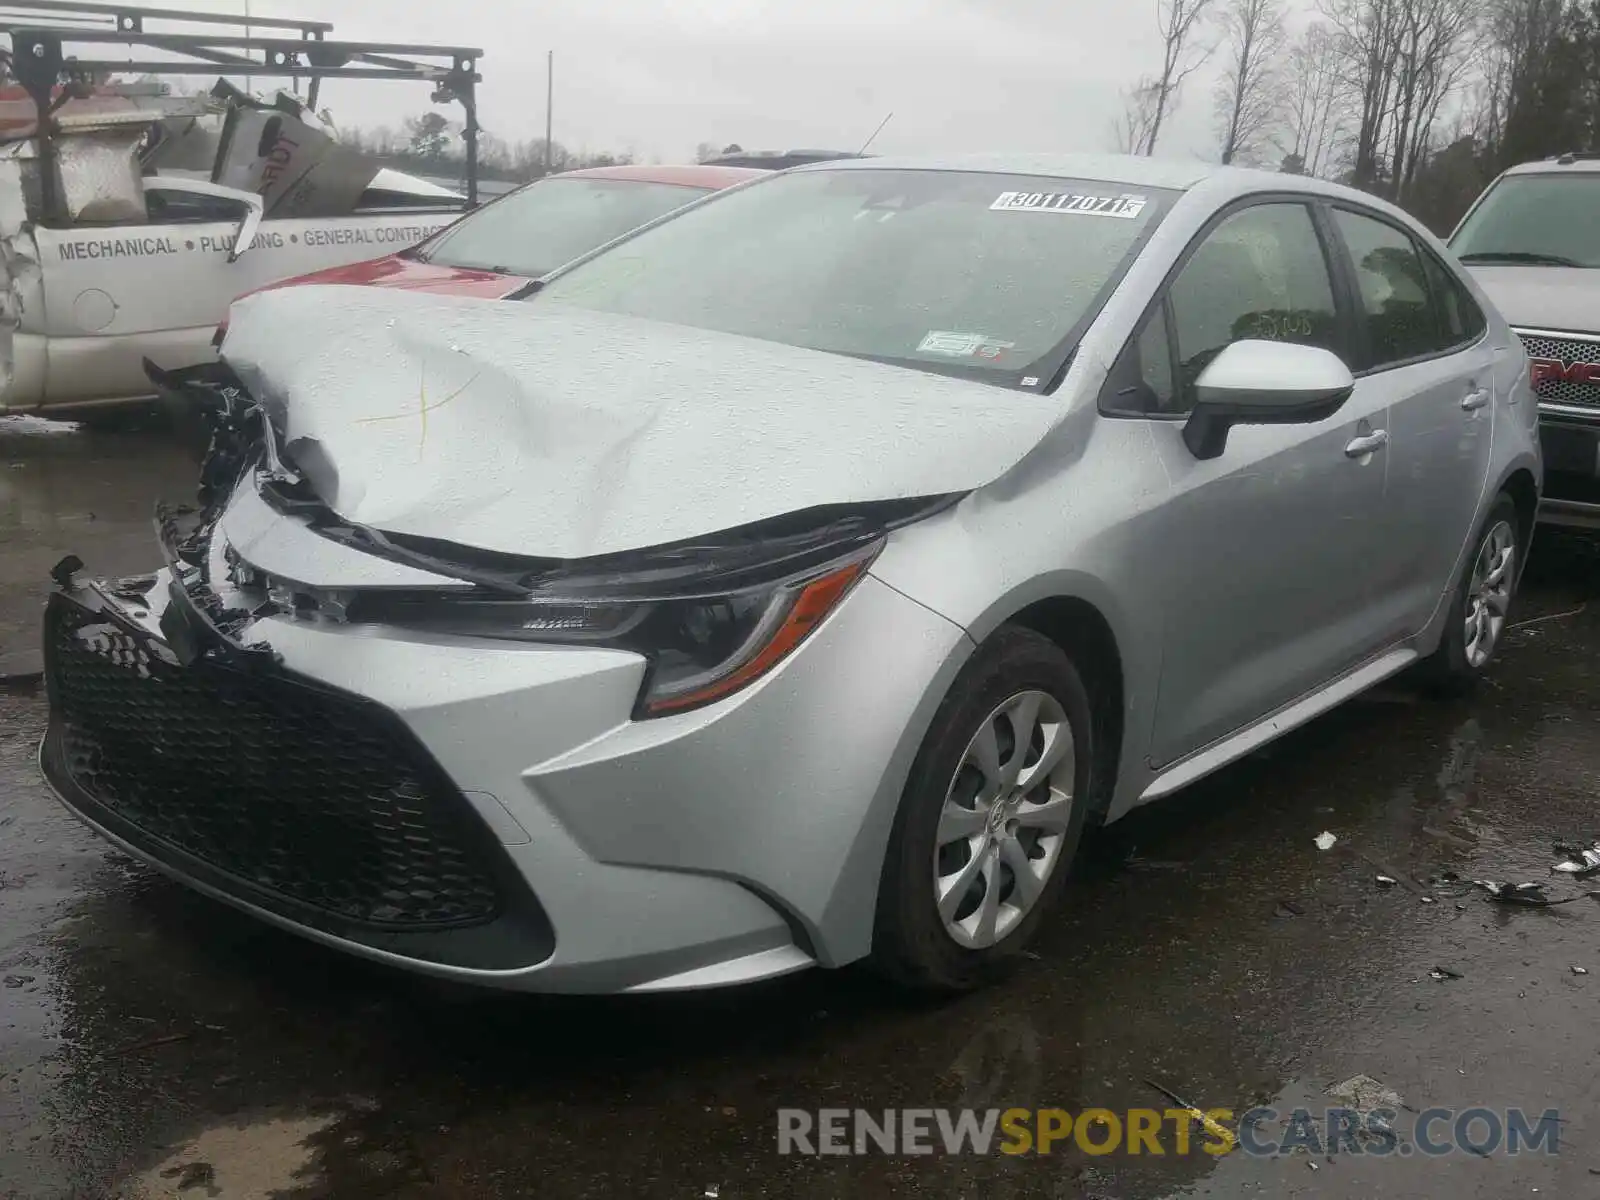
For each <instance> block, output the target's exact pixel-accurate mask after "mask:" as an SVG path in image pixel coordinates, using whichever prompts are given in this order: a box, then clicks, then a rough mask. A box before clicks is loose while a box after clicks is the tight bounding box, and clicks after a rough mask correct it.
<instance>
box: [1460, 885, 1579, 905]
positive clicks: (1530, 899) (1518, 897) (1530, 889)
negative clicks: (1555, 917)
mask: <svg viewBox="0 0 1600 1200" xmlns="http://www.w3.org/2000/svg"><path fill="white" fill-rule="evenodd" d="M1472 882H1473V884H1474V885H1475V886H1477V887H1480V888H1482V889H1483V890H1484V891H1486V892H1488V893H1489V899H1491V900H1493V901H1495V902H1496V903H1498V904H1513V905H1520V906H1521V907H1523V908H1549V907H1550V906H1551V905H1555V904H1571V903H1572V902H1573V901H1574V900H1576V899H1577V898H1578V897H1576V896H1569V897H1567V899H1565V900H1552V899H1550V897H1549V896H1546V895H1545V894H1544V886H1543V885H1542V884H1537V883H1496V882H1495V881H1494V880H1490V879H1474V880H1473V881H1472Z"/></svg>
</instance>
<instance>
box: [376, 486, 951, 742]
mask: <svg viewBox="0 0 1600 1200" xmlns="http://www.w3.org/2000/svg"><path fill="white" fill-rule="evenodd" d="M941 499H942V498H941ZM943 506H944V505H943V504H942V503H941V504H939V505H937V506H936V507H935V506H933V505H930V502H929V501H927V500H922V501H919V502H917V504H916V505H915V507H914V508H913V507H912V506H910V505H907V504H906V503H904V502H900V503H897V504H896V505H895V506H893V508H892V509H887V508H880V507H878V506H875V507H874V510H872V511H871V512H870V513H859V512H858V513H854V514H851V515H850V516H848V517H846V518H838V519H833V520H829V521H826V522H825V523H821V524H818V523H817V518H816V517H813V518H812V519H811V522H810V523H809V524H808V525H804V526H802V527H801V528H799V529H798V530H795V531H792V532H790V531H784V530H782V529H778V530H774V529H773V528H772V527H771V526H772V523H768V525H767V526H766V527H760V528H753V529H751V530H749V531H746V532H745V533H744V534H743V535H740V534H738V533H736V534H731V535H726V537H725V538H724V539H721V540H712V541H706V542H702V543H698V544H685V545H679V546H669V547H662V548H658V549H655V550H648V551H637V552H631V553H628V554H619V555H610V556H607V557H605V558H596V559H588V560H583V561H580V562H573V563H564V564H557V565H555V566H553V567H551V568H550V569H548V570H545V571H542V572H535V573H533V574H532V575H531V576H530V578H529V579H528V580H527V584H526V587H525V588H518V589H517V592H518V593H519V594H515V595H513V594H506V593H505V592H502V591H499V590H490V589H478V590H475V591H473V592H470V593H427V594H418V593H410V594H395V593H376V592H374V593H365V594H363V595H361V596H360V597H359V599H358V600H356V601H354V602H353V603H352V605H351V608H350V612H349V619H350V620H352V621H363V622H381V623H384V624H393V625H397V626H402V627H405V628H411V629H424V630H428V631H432V632H438V633H450V634H458V635H463V636H468V637H489V638H501V639H511V640H516V641H527V642H541V643H553V644H564V645H589V646H601V647H608V648H614V649H620V650H629V651H632V652H634V653H637V654H640V655H642V656H643V657H645V658H646V659H647V660H648V661H649V664H650V665H649V669H648V671H647V674H646V678H645V682H644V686H643V688H642V689H641V692H640V695H639V700H638V703H637V705H636V706H635V713H634V715H635V716H636V717H656V716H665V715H668V714H671V713H678V712H686V711H688V710H690V709H694V708H699V707H701V706H702V705H706V704H711V703H713V702H715V701H717V700H721V699H723V698H724V697H727V696H731V695H733V694H734V693H735V692H738V691H740V690H741V689H742V688H744V687H747V686H748V685H750V684H752V683H754V682H755V681H756V680H758V679H760V678H761V677H762V676H763V675H765V674H767V672H769V671H770V670H772V668H773V667H775V666H777V664H778V663H780V662H782V661H783V659H785V658H786V657H787V656H788V655H789V654H790V653H791V652H792V651H793V650H794V649H795V648H796V647H798V646H799V645H800V644H801V642H803V641H804V640H805V639H806V637H807V636H808V635H809V634H810V633H811V631H812V630H813V629H815V628H816V627H817V625H819V624H820V623H821V622H822V620H823V619H824V618H825V617H827V615H828V614H829V613H831V612H832V611H833V610H834V609H835V608H837V607H838V605H839V603H840V602H841V601H842V600H843V599H844V598H845V596H846V595H848V594H849V592H850V590H851V589H852V588H853V587H854V585H855V584H856V583H857V582H858V581H859V580H860V578H861V576H862V575H864V574H865V573H866V571H867V568H868V566H869V565H870V564H871V562H872V560H873V559H874V558H875V557H876V556H877V554H878V551H879V550H880V549H882V547H883V544H884V540H885V537H886V536H887V530H888V528H891V527H892V526H893V524H903V523H905V522H904V520H903V519H902V520H899V521H894V522H892V523H886V522H885V520H884V519H883V518H885V517H888V516H894V515H900V514H905V515H906V516H908V517H909V518H910V519H915V517H917V516H923V515H927V514H928V513H931V512H933V511H937V507H943ZM913 512H914V514H915V515H914V516H912V515H911V514H912V513H913Z"/></svg>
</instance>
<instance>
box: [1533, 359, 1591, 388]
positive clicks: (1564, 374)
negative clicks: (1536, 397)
mask: <svg viewBox="0 0 1600 1200" xmlns="http://www.w3.org/2000/svg"><path fill="white" fill-rule="evenodd" d="M1529 362H1530V364H1531V367H1532V370H1533V386H1534V387H1535V388H1537V387H1538V386H1539V385H1540V384H1541V383H1543V382H1544V381H1545V380H1547V379H1553V380H1556V381H1557V382H1560V383H1588V384H1600V363H1569V362H1562V361H1561V360H1560V359H1556V358H1535V359H1530V360H1529Z"/></svg>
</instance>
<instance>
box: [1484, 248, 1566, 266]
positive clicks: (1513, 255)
mask: <svg viewBox="0 0 1600 1200" xmlns="http://www.w3.org/2000/svg"><path fill="white" fill-rule="evenodd" d="M1459 257H1460V259H1461V261H1462V262H1464V263H1470V262H1505V263H1526V264H1527V265H1529V266H1530V267H1587V266H1588V265H1589V264H1588V263H1581V262H1578V261H1577V260H1576V259H1572V258H1563V257H1562V256H1561V255H1559V254H1539V253H1536V252H1534V251H1531V250H1477V251H1474V252H1473V253H1471V254H1463V255H1460V256H1459Z"/></svg>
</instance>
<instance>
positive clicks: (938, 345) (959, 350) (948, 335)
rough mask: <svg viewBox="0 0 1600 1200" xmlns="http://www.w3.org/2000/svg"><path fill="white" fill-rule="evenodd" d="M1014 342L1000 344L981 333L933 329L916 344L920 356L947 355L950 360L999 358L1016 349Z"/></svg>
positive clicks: (1000, 342)
mask: <svg viewBox="0 0 1600 1200" xmlns="http://www.w3.org/2000/svg"><path fill="white" fill-rule="evenodd" d="M1016 345H1017V344H1016V343H1015V342H1002V341H999V340H997V339H995V338H992V337H989V336H987V335H986V334H982V333H952V332H950V331H949V330H944V329H935V330H933V331H932V332H931V333H929V334H928V335H927V336H926V337H925V338H923V339H922V341H921V342H919V343H918V344H917V350H918V352H919V353H922V354H948V355H950V356H951V357H952V358H971V357H972V356H973V355H977V356H978V357H980V358H999V357H1000V355H1002V354H1003V353H1005V352H1006V351H1007V350H1014V349H1015V348H1016Z"/></svg>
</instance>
